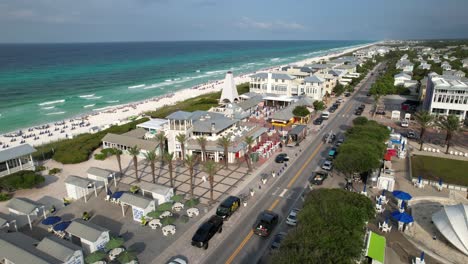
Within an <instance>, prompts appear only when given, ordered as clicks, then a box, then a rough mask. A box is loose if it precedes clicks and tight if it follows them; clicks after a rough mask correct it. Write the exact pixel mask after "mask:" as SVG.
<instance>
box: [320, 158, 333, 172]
mask: <svg viewBox="0 0 468 264" xmlns="http://www.w3.org/2000/svg"><path fill="white" fill-rule="evenodd" d="M332 168H333V161H331V160H329V159H327V160H325V162H323V164H322V170H326V171H331V170H332Z"/></svg>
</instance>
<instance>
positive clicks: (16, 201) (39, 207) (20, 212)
mask: <svg viewBox="0 0 468 264" xmlns="http://www.w3.org/2000/svg"><path fill="white" fill-rule="evenodd" d="M6 207H7V208H8V211H9V212H10V214H11V215H12V216H13V217H14V218H15V220H16V223H17V225H18V226H19V227H21V226H23V223H24V224H25V223H26V221H25V219H24V217H25V218H26V219H27V223H28V224H29V227H30V228H31V229H32V222H31V221H32V220H34V219H36V218H37V217H38V216H39V215H40V213H42V215H43V216H44V218H46V209H45V205H43V204H40V203H37V202H34V201H32V200H30V199H28V198H23V197H19V198H16V197H15V198H13V199H11V200H10V201H9V202H8V204H7V205H6Z"/></svg>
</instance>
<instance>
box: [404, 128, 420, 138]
mask: <svg viewBox="0 0 468 264" xmlns="http://www.w3.org/2000/svg"><path fill="white" fill-rule="evenodd" d="M406 137H407V138H409V139H417V138H418V136H417V135H416V132H414V131H413V130H408V133H406Z"/></svg>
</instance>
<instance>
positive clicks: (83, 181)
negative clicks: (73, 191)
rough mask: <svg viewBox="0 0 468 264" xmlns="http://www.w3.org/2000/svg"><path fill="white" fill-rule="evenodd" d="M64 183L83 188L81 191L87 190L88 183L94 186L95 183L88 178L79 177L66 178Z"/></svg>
mask: <svg viewBox="0 0 468 264" xmlns="http://www.w3.org/2000/svg"><path fill="white" fill-rule="evenodd" d="M65 183H66V184H71V185H73V186H76V187H80V188H83V189H88V185H89V184H90V183H92V184H94V183H95V181H93V180H91V179H88V178H83V177H79V176H75V175H70V176H68V177H67V179H65Z"/></svg>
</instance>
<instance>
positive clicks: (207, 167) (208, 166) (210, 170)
mask: <svg viewBox="0 0 468 264" xmlns="http://www.w3.org/2000/svg"><path fill="white" fill-rule="evenodd" d="M217 167H218V166H217V164H216V162H214V161H212V160H209V161H207V162H205V163H204V164H203V170H204V171H205V172H206V173H207V174H208V178H209V181H210V200H211V203H213V202H214V199H213V186H214V174H215V173H216V170H217V169H218V168H217Z"/></svg>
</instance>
